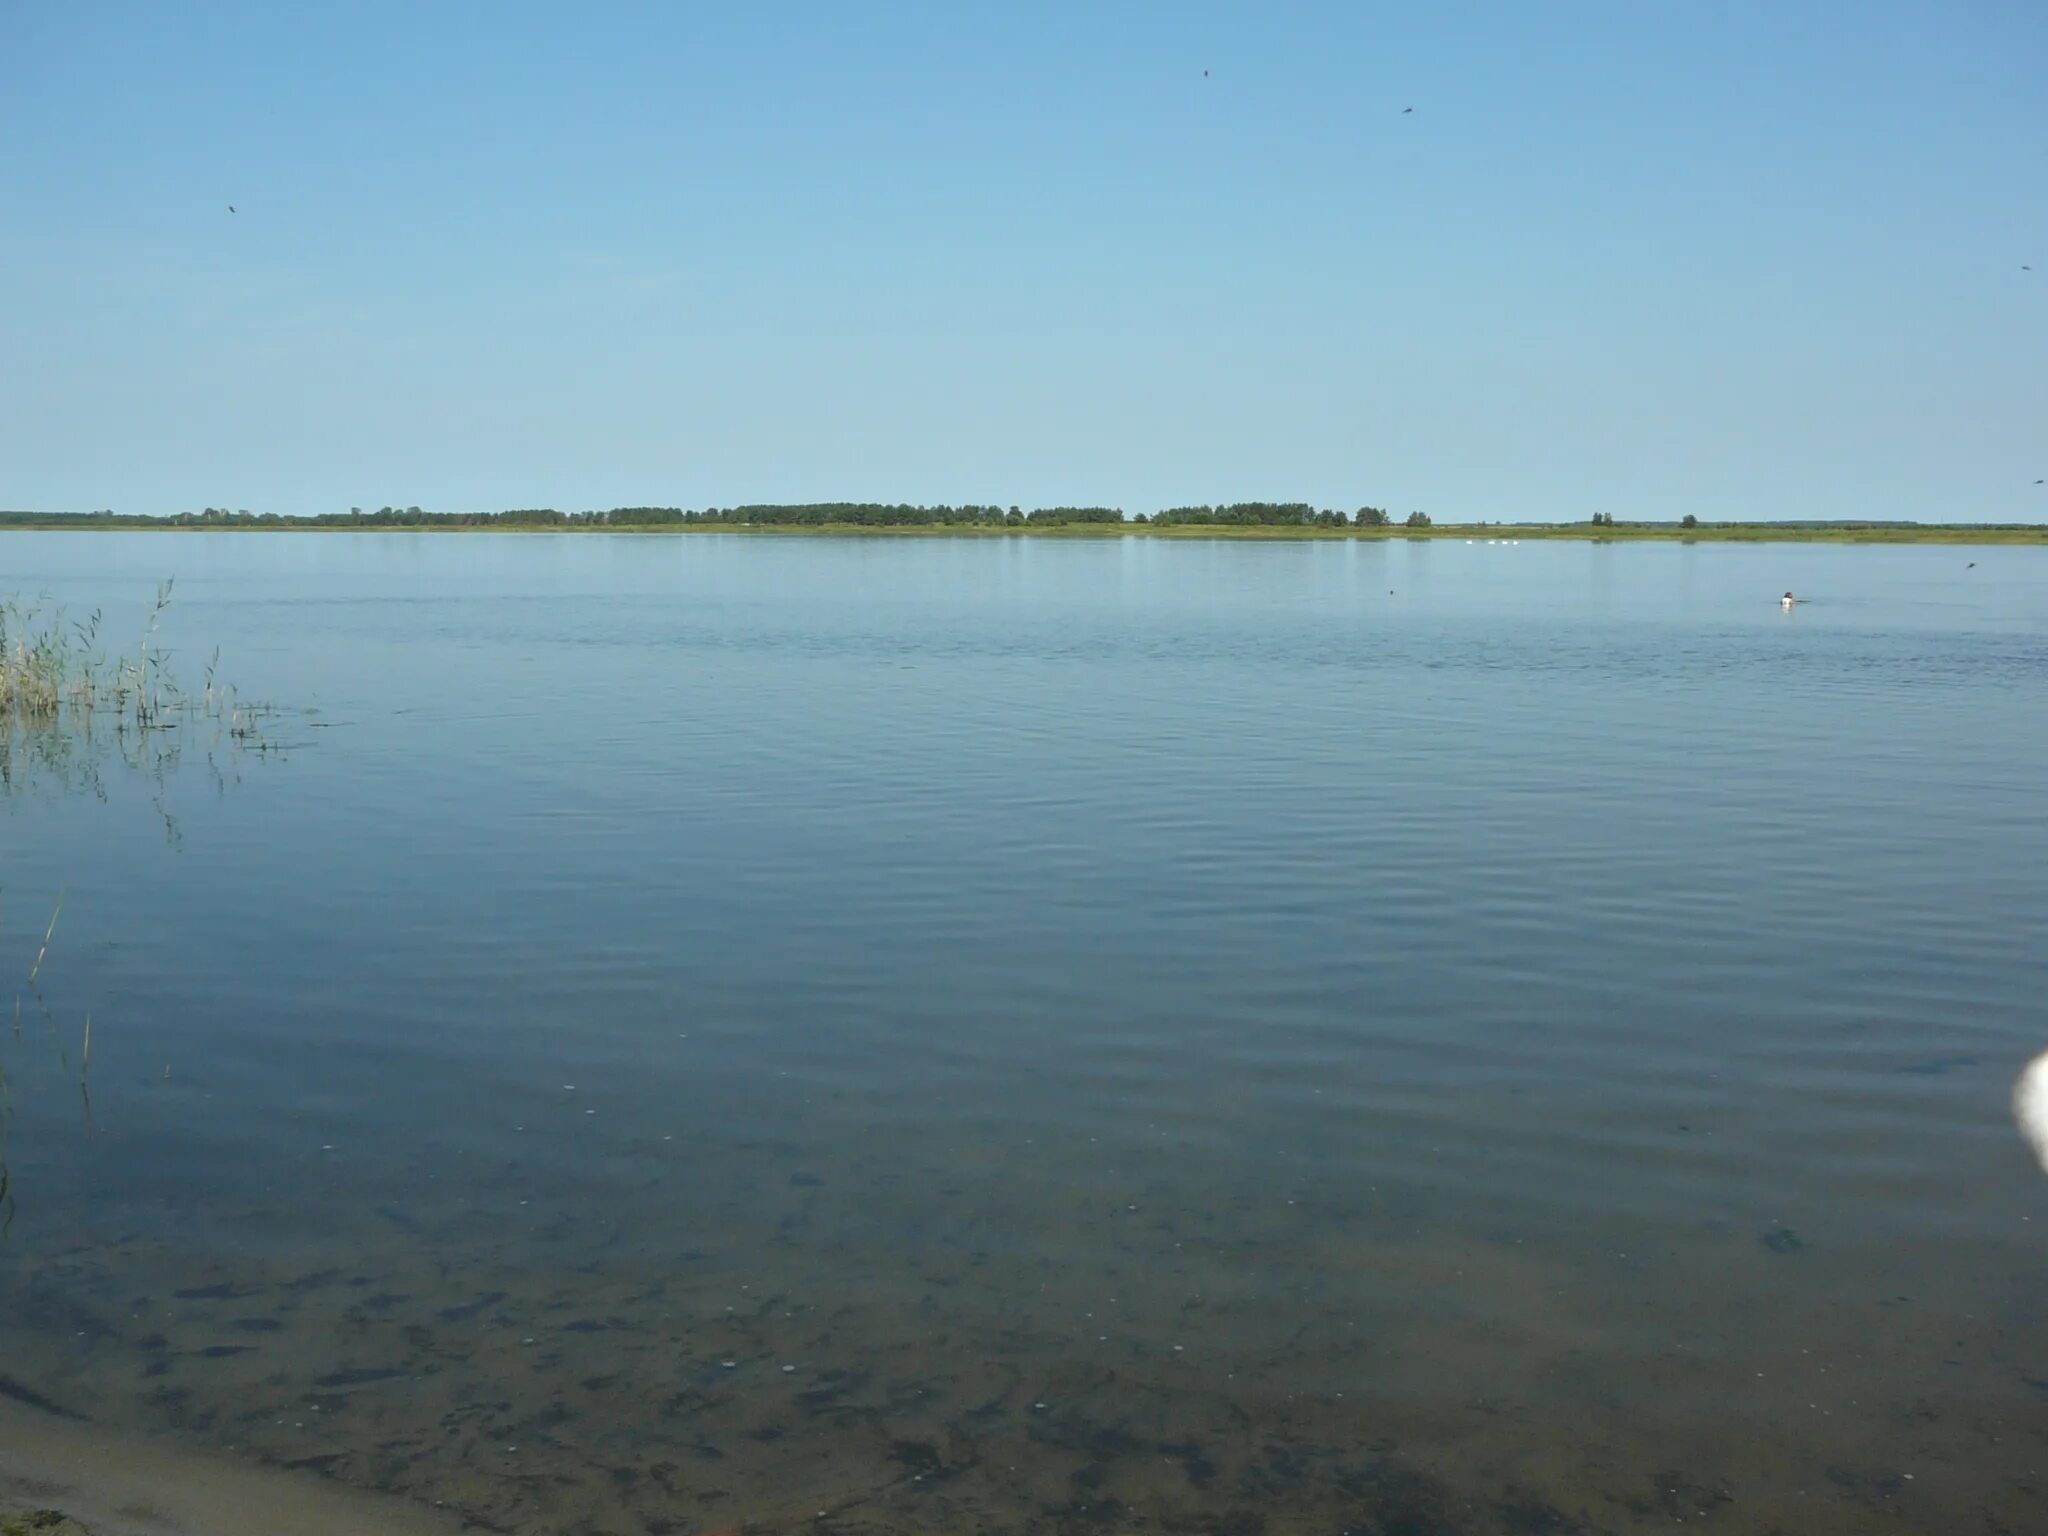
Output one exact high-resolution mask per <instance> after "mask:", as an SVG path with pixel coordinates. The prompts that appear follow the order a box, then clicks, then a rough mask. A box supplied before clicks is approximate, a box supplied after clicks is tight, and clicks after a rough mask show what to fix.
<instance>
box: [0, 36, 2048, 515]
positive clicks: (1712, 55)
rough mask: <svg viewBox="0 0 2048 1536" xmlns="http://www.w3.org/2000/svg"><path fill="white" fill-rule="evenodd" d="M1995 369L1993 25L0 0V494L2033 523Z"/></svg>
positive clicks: (110, 500) (2002, 236) (2024, 211)
mask: <svg viewBox="0 0 2048 1536" xmlns="http://www.w3.org/2000/svg"><path fill="white" fill-rule="evenodd" d="M1204 71H1207V74H1206V75H1205V73H1204ZM1411 106H1412V107H1413V108H1414V111H1413V112H1404V111H1403V108H1406V107H1411ZM231 204H232V205H233V207H234V208H235V210H236V211H235V212H233V213H230V212H229V211H228V209H229V205H231ZM2023 265H2026V266H2031V267H2032V268H2033V269H2034V270H2033V271H2031V272H2027V271H2022V270H2021V268H2022V266H2023ZM2044 343H2048V4H2043V3H2041V0H1931V3H1907V0H1811V3H1804V4H1801V3H1793V0H1722V3H1715V4H1669V5H1666V4H1647V3H1643V0H1546V3H1543V4H1533V3H1531V4H1505V3H1502V4H1493V5H1479V4H1460V3H1447V4H1439V3H1425V0H1403V3H1400V4H1396V5H1379V4H1362V3H1338V4H1329V5H1304V4H1297V5H1281V4H1259V5H1252V4H1246V5H1220V4H1197V3H1174V4H1130V3H1126V4H1115V5H1105V4H1099V3H1090V4H1075V5H1051V4H1034V5H1021V4H1020V5H1015V6H1005V7H1001V8H998V7H996V6H993V5H989V6H983V5H963V4H959V3H938V4H931V5H912V4H892V3H866V4H852V3H844V4H811V5H799V4H793V3H790V4H782V3H762V4H747V5H737V4H731V3H726V4H719V5H709V4H699V5H685V4H666V5H647V6H626V5H613V4H601V3H585V4H576V5H569V4H560V5H532V4H512V3H505V0H492V3H487V4H486V3H476V4H445V3H437V4H428V5H416V4H380V3H351V4H346V5H305V4H291V5H287V4H283V3H261V4H247V5H212V4H202V3H196V0H180V3H178V4H175V5H168V4H158V3H147V4H120V3H94V4H89V5H84V4H78V5H74V4H59V3H56V0H0V507H7V508H35V509H45V510H86V509H91V508H98V507H111V508H113V509H115V510H117V511H121V512H172V511H178V510H183V509H196V508H198V507H201V506H204V505H208V504H211V505H220V506H231V507H238V508H239V507H247V508H250V509H251V510H254V511H274V512H316V511H331V510H345V509H346V508H347V507H349V506H350V505H359V506H372V507H374V506H379V505H383V504H386V503H391V504H395V505H408V504H418V505H420V506H423V507H426V508H428V509H429V510H433V511H465V510H494V509H498V508H502V507H510V506H555V507H561V508H565V509H576V508H584V507H609V506H614V505H636V504H648V503H653V504H663V505H683V506H695V507H704V506H721V505H731V504H733V503H734V502H740V501H801V500H828V499H829V500H837V499H879V500H891V501H893V500H910V501H947V502H961V501H977V502H990V501H993V502H1000V503H1003V504H1009V503H1012V502H1017V503H1022V504H1024V505H1027V506H1030V505H1044V504H1054V503H1061V502H1087V503H1104V502H1106V503H1109V504H1112V505H1121V506H1123V507H1125V508H1126V509H1127V510H1130V511H1133V512H1136V511H1149V510H1152V509H1154V508H1157V507H1160V506H1165V505H1171V504H1177V503H1184V502H1197V501H1219V500H1237V499H1274V500H1306V501H1312V502H1315V503H1317V504H1318V505H1324V506H1335V507H1343V508H1347V509H1348V508H1351V507H1355V506H1358V505H1360V504H1361V503H1370V504H1373V505H1383V506H1386V507H1389V508H1391V509H1393V510H1395V511H1396V512H1402V513H1405V512H1406V511H1408V510H1411V509H1414V508H1421V509H1424V510H1427V511H1429V512H1430V513H1432V514H1433V515H1434V516H1435V517H1436V518H1437V519H1438V520H1439V521H1443V520H1462V519H1476V518H1505V519H1526V518H1546V517H1564V518H1572V519H1577V518H1583V517H1584V516H1586V515H1587V514H1588V513H1590V512H1593V511H1601V510H1604V511H1612V512H1614V513H1616V514H1617V515H1618V516H1621V517H1624V518H1627V517H1632V516H1640V517H1656V518H1675V517H1678V516H1680V515H1682V514H1683V513H1686V512H1695V513H1697V514H1699V515H1700V516H1701V517H1703V518H1721V517H1802V516H1824V517H1842V516H1881V517H1918V518H1924V519H1941V520H1967V521H1975V520H2014V519H2019V520H2026V521H2044V520H2048V487H2037V486H2035V485H2034V484H2033V482H2034V481H2035V480H2036V479H2038V478H2044V477H2048V345H2044Z"/></svg>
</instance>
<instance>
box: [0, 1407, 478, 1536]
mask: <svg viewBox="0 0 2048 1536" xmlns="http://www.w3.org/2000/svg"><path fill="white" fill-rule="evenodd" d="M44 1512H50V1513H61V1514H62V1515H63V1516H64V1517H66V1518H65V1519H64V1520H62V1521H61V1522H52V1521H49V1520H47V1519H43V1520H41V1521H38V1520H36V1518H35V1517H37V1516H39V1515H42V1514H43V1513H44ZM16 1527H19V1528H20V1529H21V1530H22V1531H24V1532H32V1533H34V1536H361V1533H363V1532H366V1531H376V1532H379V1533H380V1536H381V1533H386V1532H389V1533H391V1536H457V1533H459V1532H462V1531H466V1530H474V1529H476V1527H474V1526H472V1525H469V1524H468V1523H466V1522H464V1521H462V1520H459V1519H457V1518H456V1517H454V1516H452V1515H444V1514H442V1513H441V1512H439V1511H436V1510H431V1509H425V1508H422V1507H421V1506H419V1505H415V1504H410V1503H407V1502H405V1501H403V1500H400V1499H395V1498H391V1497H389V1496H387V1495H383V1494H377V1493H370V1492H366V1491H361V1490H356V1489H350V1488H345V1487H342V1486H341V1485H339V1484H336V1483H331V1482H326V1481H323V1480H322V1479H320V1478H319V1477H317V1476H314V1475H311V1474H308V1473H304V1472H291V1471H285V1470H280V1469H277V1468H272V1467H263V1466H254V1465H246V1464H243V1463H240V1462H236V1461H234V1460H232V1459H229V1458H227V1457H224V1456H220V1455H216V1454H213V1453H209V1452H204V1451H195V1450H187V1449H183V1448H180V1447H177V1446H174V1445H170V1444H167V1443H164V1442H160V1441H154V1440H140V1439H134V1438H130V1437H125V1436H121V1435H115V1434H109V1433H108V1432H106V1431H104V1430H101V1429H100V1428H98V1427H97V1426H95V1425H91V1424H85V1423H75V1422H72V1421H70V1420H68V1419H61V1418H58V1417H56V1416H54V1415H52V1414H47V1413H42V1412H39V1411H37V1410H36V1409H33V1408H29V1407H25V1406H23V1405H21V1404H18V1403H13V1402H8V1401H4V1400H0V1532H5V1533H8V1536H12V1533H13V1530H14V1529H15V1528H16Z"/></svg>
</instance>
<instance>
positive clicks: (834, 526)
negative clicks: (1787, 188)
mask: <svg viewBox="0 0 2048 1536" xmlns="http://www.w3.org/2000/svg"><path fill="white" fill-rule="evenodd" d="M4 533H163V534H188V533H234V534H294V533H312V534H343V535H348V534H360V533H397V534H426V535H459V534H478V533H486V534H488V533H499V534H520V535H526V534H573V535H576V536H579V537H580V536H585V535H592V534H595V535H638V536H655V537H665V536H678V537H685V538H688V537H695V536H703V535H716V534H730V535H739V536H743V537H753V538H759V537H767V538H826V539H832V538H858V539H876V538H879V539H1138V538H1142V539H1225V540H1252V541H1266V542H1270V541H1273V540H1288V541H1301V540H1307V541H1315V542H1320V543H1329V542H1338V543H1341V542H1345V541H1353V542H1366V543H1379V542H1383V541H1386V540H1392V539H1421V540H1430V539H1434V540H1445V539H1449V540H1453V541H1456V540H1467V541H1471V542H1478V541H1480V540H1486V541H1488V542H1492V543H1506V542H1513V541H1517V540H1522V539H1543V540H1558V539H1568V540H1580V541H1585V542H1591V543H1596V544H1629V543H1645V542H1650V543H1670V544H1681V543H1682V544H2006V545H2048V525H2042V524H2030V525H2017V526H1972V525H1968V524H1961V525H1955V526H1947V527H1944V526H1942V525H1939V524H1929V523H1917V524H1904V525H1889V526H1888V525H1869V526H1856V525H1848V526H1831V525H1825V524H1820V525H1816V524H1796V523H1793V524H1787V523H1702V524H1700V525H1698V526H1697V527H1693V528H1684V527H1681V526H1679V525H1678V524H1676V523H1612V524H1593V523H1529V524H1503V523H1443V524H1438V525H1435V526H1432V527H1427V528H1410V527H1406V526H1401V525H1396V526H1393V527H1375V526H1366V527H1355V526H1354V527H1339V528H1332V527H1316V526H1307V525H1303V526H1286V525H1280V526H1273V525H1263V526H1252V527H1244V526H1233V525H1229V524H1215V523H1173V524H1153V523H1137V522H1131V523H1121V524H1114V523H1111V524H1105V523H1067V524H1053V525H1049V526H1040V527H1033V526H1031V525H1030V524H1028V523H1027V524H1024V525H1021V526H1018V525H1008V526H995V527H991V526H977V525H969V524H943V525H936V526H934V525H926V524H860V523H729V522H710V521H704V522H694V523H670V524H648V525H636V524H630V523H628V524H568V525H547V526H533V525H528V524H517V523H510V524H491V523H465V524H454V525H441V526H436V527H421V526H418V525H413V524H404V523H384V524H373V523H368V522H365V523H362V524H359V525H358V524H348V523H313V522H285V521H279V522H274V523H200V522H171V521H168V520H165V521H161V522H158V521H141V520H137V521H114V520H109V519H105V518H94V517H89V516H85V515H80V514H72V515H64V514H58V515H53V516H49V517H38V518H21V519H19V520H16V519H15V518H12V517H0V534H4Z"/></svg>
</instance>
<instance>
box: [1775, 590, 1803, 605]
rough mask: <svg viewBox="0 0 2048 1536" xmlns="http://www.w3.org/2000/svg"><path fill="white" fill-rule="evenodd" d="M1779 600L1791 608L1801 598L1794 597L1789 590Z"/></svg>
mask: <svg viewBox="0 0 2048 1536" xmlns="http://www.w3.org/2000/svg"><path fill="white" fill-rule="evenodd" d="M1778 601H1779V603H1780V604H1781V605H1782V606H1784V607H1786V608H1790V607H1791V606H1792V605H1793V604H1794V603H1796V602H1798V601H1799V599H1798V598H1796V597H1794V596H1793V595H1792V594H1791V593H1790V592H1787V593H1786V594H1785V595H1784V596H1783V597H1781V598H1779V599H1778Z"/></svg>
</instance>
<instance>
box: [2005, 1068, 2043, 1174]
mask: <svg viewBox="0 0 2048 1536" xmlns="http://www.w3.org/2000/svg"><path fill="white" fill-rule="evenodd" d="M2012 1117H2013V1119H2015V1120H2017V1121H2019V1123H2020V1134H2021V1135H2022V1136H2024V1137H2026V1138H2027V1145H2028V1146H2030V1147H2032V1148H2033V1149H2034V1156H2035V1158H2036V1159H2038V1160H2039V1162H2040V1164H2041V1171H2042V1172H2043V1173H2048V1051H2043V1052H2042V1053H2041V1054H2040V1055H2038V1056H2036V1057H2035V1058H2034V1059H2033V1060H2032V1061H2030V1062H2028V1063H2027V1066H2026V1070H2025V1071H2024V1072H2022V1073H2020V1080H2019V1081H2018V1082H2016V1083H2014V1084H2013V1085H2012Z"/></svg>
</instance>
